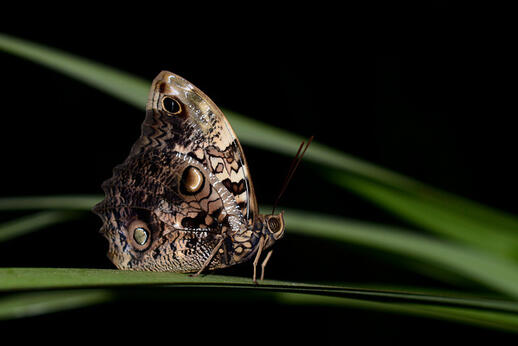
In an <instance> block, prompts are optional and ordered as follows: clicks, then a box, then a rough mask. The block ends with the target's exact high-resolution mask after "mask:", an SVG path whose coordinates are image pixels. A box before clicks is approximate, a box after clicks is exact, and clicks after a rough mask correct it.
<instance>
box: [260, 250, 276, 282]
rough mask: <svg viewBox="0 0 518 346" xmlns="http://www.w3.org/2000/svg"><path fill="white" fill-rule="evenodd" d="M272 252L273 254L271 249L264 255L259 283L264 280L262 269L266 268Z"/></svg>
mask: <svg viewBox="0 0 518 346" xmlns="http://www.w3.org/2000/svg"><path fill="white" fill-rule="evenodd" d="M272 252H273V249H271V250H270V251H268V253H267V254H266V257H265V258H264V260H263V263H261V278H260V279H259V280H261V281H263V280H264V267H266V263H268V261H269V260H270V257H272Z"/></svg>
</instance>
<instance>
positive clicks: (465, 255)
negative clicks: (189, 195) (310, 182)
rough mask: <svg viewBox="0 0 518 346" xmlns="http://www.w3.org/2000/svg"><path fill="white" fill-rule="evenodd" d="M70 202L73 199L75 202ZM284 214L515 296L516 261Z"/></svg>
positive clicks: (397, 232) (48, 200) (372, 227)
mask: <svg viewBox="0 0 518 346" xmlns="http://www.w3.org/2000/svg"><path fill="white" fill-rule="evenodd" d="M100 199H101V196H73V197H68V196H51V197H11V198H5V199H1V198H0V206H4V207H5V206H6V205H8V204H9V203H13V204H14V205H16V206H17V208H23V207H26V208H29V209H34V208H57V209H60V208H65V209H71V208H72V209H73V208H78V209H80V208H85V209H86V210H89V209H90V208H91V207H92V206H93V204H94V203H96V202H97V201H99V200H100ZM71 203H76V207H73V206H72V205H71ZM0 209H1V208H0ZM285 218H286V224H287V225H288V227H289V232H290V233H292V234H301V235H306V236H312V237H320V238H326V239H330V240H333V241H341V242H346V243H350V244H358V245H361V246H367V247H370V248H375V249H378V250H382V251H387V252H391V253H394V254H397V255H399V256H403V257H405V258H408V259H409V260H413V259H417V260H421V261H425V262H427V263H431V264H434V265H438V266H440V267H442V268H444V269H446V270H449V271H451V272H454V273H456V274H458V275H461V276H463V277H466V278H469V279H471V280H473V281H476V282H478V283H480V284H482V285H484V286H486V287H489V288H491V289H493V290H495V291H496V292H500V293H503V294H506V295H508V296H510V297H513V298H515V299H518V265H517V264H516V263H514V262H511V261H509V260H507V259H505V258H499V257H496V256H494V255H492V254H491V253H488V252H485V251H482V250H479V249H476V248H471V247H468V246H465V245H463V244H458V243H453V242H445V241H442V240H438V239H434V238H432V237H429V236H424V235H420V234H416V233H415V232H411V231H408V230H404V229H400V228H395V227H389V226H385V225H376V224H372V223H366V222H359V221H353V220H348V219H344V218H339V217H334V216H330V215H323V214H316V213H312V212H308V211H297V210H293V209H288V211H287V212H286V214H285Z"/></svg>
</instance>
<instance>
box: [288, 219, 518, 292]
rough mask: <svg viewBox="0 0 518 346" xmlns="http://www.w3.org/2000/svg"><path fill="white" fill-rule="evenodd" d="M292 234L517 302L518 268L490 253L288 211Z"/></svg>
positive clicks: (395, 230)
mask: <svg viewBox="0 0 518 346" xmlns="http://www.w3.org/2000/svg"><path fill="white" fill-rule="evenodd" d="M286 224H287V225H289V227H290V232H291V233H298V234H304V235H308V236H314V235H316V234H318V236H320V237H324V238H328V239H333V240H338V241H345V242H348V243H355V244H359V245H363V246H369V247H373V248H376V249H380V250H384V251H389V252H393V253H396V254H398V255H403V256H406V257H408V258H409V259H419V260H423V261H426V262H428V263H434V264H437V265H440V266H442V267H444V268H445V269H448V270H451V271H454V272H456V273H457V274H460V275H463V276H465V277H468V278H470V279H472V280H474V281H477V282H479V283H481V284H483V285H485V286H487V287H490V288H492V289H494V290H496V291H497V292H501V293H504V294H507V295H509V296H510V297H513V298H515V299H518V265H517V264H516V263H515V262H512V261H509V260H507V259H505V258H500V257H496V256H494V255H493V254H491V253H488V252H485V251H482V250H478V249H475V248H471V247H468V246H465V245H463V244H456V243H453V242H445V241H442V240H437V239H434V238H431V237H427V236H424V235H420V234H416V233H415V232H409V231H407V230H403V229H399V228H395V227H388V226H384V225H383V226H382V225H375V224H370V223H365V222H358V221H351V220H345V219H343V218H338V217H332V216H329V215H318V214H314V213H310V212H306V211H295V210H289V211H288V212H287V213H286Z"/></svg>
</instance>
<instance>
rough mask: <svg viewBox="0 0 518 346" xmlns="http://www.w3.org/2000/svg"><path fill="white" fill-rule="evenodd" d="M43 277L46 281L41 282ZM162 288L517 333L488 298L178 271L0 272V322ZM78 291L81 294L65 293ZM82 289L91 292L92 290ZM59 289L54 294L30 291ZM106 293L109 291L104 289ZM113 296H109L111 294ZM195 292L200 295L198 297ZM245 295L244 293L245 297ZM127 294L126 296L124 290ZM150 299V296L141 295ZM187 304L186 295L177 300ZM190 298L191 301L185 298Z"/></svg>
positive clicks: (514, 309) (513, 319) (509, 308)
mask: <svg viewBox="0 0 518 346" xmlns="http://www.w3.org/2000/svg"><path fill="white" fill-rule="evenodd" d="M42 278H44V279H42ZM124 287H126V288H128V287H133V290H132V291H129V294H130V295H131V294H138V292H139V291H138V290H139V288H142V289H143V288H147V289H149V288H152V287H155V288H158V287H164V288H166V290H165V291H164V290H162V291H160V292H161V293H160V299H161V301H163V300H164V299H171V298H172V299H178V294H176V293H174V288H179V287H190V288H191V290H190V291H189V292H191V293H192V294H194V297H191V298H190V299H196V300H197V301H198V300H199V299H211V300H212V299H214V298H213V297H209V298H207V296H206V294H203V293H202V292H203V291H201V290H202V289H204V288H208V287H213V288H214V287H217V288H220V289H224V291H218V299H219V300H221V299H235V297H236V293H235V290H236V289H238V290H242V291H243V294H245V296H247V297H249V298H251V297H252V296H254V295H257V294H259V293H260V292H266V293H268V294H269V295H270V296H271V295H272V294H273V297H274V298H275V299H276V300H277V301H278V302H279V303H281V304H297V305H300V304H313V305H315V304H316V305H319V306H322V305H330V306H333V307H342V306H345V307H353V308H361V309H376V310H381V311H389V312H397V313H405V314H410V315H416V316H424V317H432V318H442V319H447V320H453V321H460V322H464V323H469V324H476V325H480V326H484V327H490V328H498V329H504V330H514V331H516V326H518V314H517V313H518V303H517V302H510V301H505V300H495V299H487V298H473V297H470V296H462V295H459V294H458V293H452V292H449V293H442V294H435V295H434V294H425V293H422V292H412V291H404V290H399V291H398V290H375V289H371V288H362V287H358V286H356V287H354V286H338V285H319V284H308V283H293V282H282V281H273V280H265V281H264V282H261V283H260V284H259V285H255V284H253V283H252V281H251V279H250V278H240V277H228V276H219V275H207V276H202V277H190V276H188V275H185V274H177V273H163V272H162V273H156V272H131V271H119V270H102V269H74V268H60V269H57V268H3V269H0V291H4V292H13V291H17V290H23V291H26V292H27V291H28V293H16V294H14V295H13V294H11V295H8V296H6V297H4V298H2V299H0V318H4V319H6V318H14V317H23V316H30V315H35V314H42V313H46V312H53V311H58V310H65V309H68V308H76V307H79V306H87V305H91V304H98V303H102V302H106V301H108V300H110V299H113V298H115V297H116V295H115V293H116V291H113V290H114V289H116V288H124ZM65 288H66V289H72V288H80V289H79V290H77V291H75V290H71V291H70V290H66V291H63V289H65ZM85 288H91V289H90V290H88V289H85ZM41 289H60V290H61V291H52V292H45V291H43V292H31V290H41ZM108 289H110V290H111V291H107V290H108ZM109 292H111V293H109ZM197 292H199V294H198V295H196V293H197ZM245 292H246V293H245ZM126 293H128V292H126ZM144 296H145V297H148V296H149V295H144ZM181 299H182V301H185V299H186V298H185V297H182V298H181ZM187 299H189V298H187Z"/></svg>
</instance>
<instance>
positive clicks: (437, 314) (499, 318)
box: [278, 293, 518, 333]
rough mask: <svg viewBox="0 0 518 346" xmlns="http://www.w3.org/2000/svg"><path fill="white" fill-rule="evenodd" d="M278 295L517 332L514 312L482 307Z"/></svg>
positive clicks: (288, 300) (309, 302)
mask: <svg viewBox="0 0 518 346" xmlns="http://www.w3.org/2000/svg"><path fill="white" fill-rule="evenodd" d="M278 299H279V301H280V302H282V303H284V304H296V305H318V306H323V305H328V306H333V307H339V306H343V307H350V308H359V309H371V310H379V311H386V312H395V313H400V314H407V315H412V316H422V317H429V318H435V319H444V320H449V321H456V322H462V323H464V324H469V325H477V326H481V327H486V328H495V329H501V330H506V331H510V332H513V333H518V314H516V313H505V312H495V311H486V310H482V309H480V310H479V309H473V308H465V307H452V306H442V305H430V304H428V305H425V304H413V303H412V304H409V303H386V302H377V301H365V300H359V299H351V298H336V297H326V296H315V295H307V294H300V293H288V294H287V293H278Z"/></svg>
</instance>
